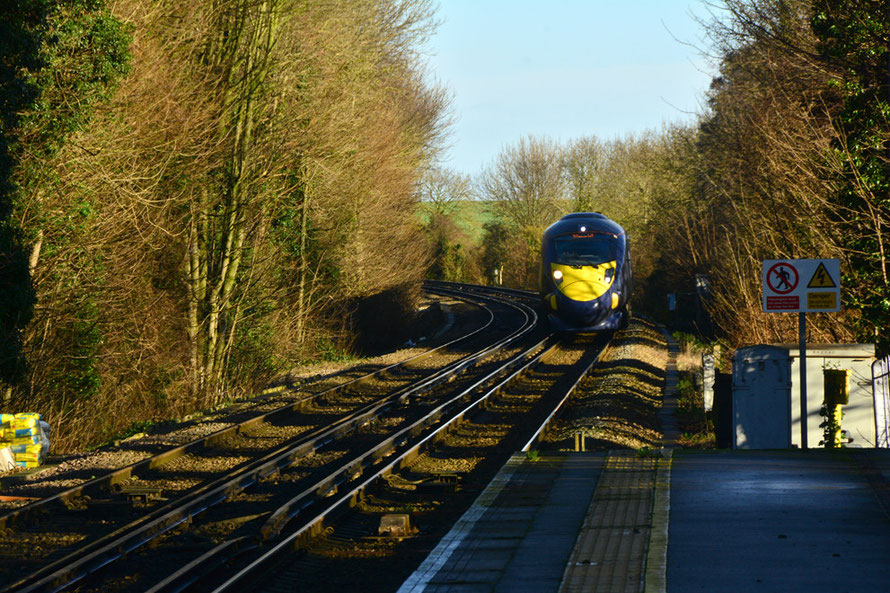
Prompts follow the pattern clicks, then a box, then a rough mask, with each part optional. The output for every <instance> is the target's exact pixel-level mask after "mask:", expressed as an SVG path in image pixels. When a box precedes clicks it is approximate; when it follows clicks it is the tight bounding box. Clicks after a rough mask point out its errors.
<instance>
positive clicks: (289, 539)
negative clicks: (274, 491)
mask: <svg viewBox="0 0 890 593" xmlns="http://www.w3.org/2000/svg"><path fill="white" fill-rule="evenodd" d="M556 345H557V341H556V340H554V338H553V337H552V336H548V337H546V338H544V339H543V340H541V341H540V342H537V343H536V344H534V345H533V346H531V347H530V348H528V349H527V350H526V351H525V352H523V353H522V354H521V355H519V356H517V357H516V358H515V359H514V360H512V361H510V362H508V363H507V364H505V365H504V366H503V367H501V368H499V369H496V370H494V371H492V372H491V373H489V374H488V375H486V376H485V377H483V378H481V379H479V380H478V381H476V382H475V383H474V384H473V385H471V386H470V387H468V388H466V389H464V390H463V391H461V392H460V393H459V394H457V395H455V396H454V397H453V398H451V399H450V400H449V401H448V402H444V403H443V404H441V405H439V406H438V407H437V408H436V409H435V410H433V411H432V412H431V413H430V414H428V415H427V416H426V417H425V418H423V419H421V420H418V421H417V422H415V423H414V424H412V425H411V426H409V427H406V428H404V429H403V430H402V431H400V432H399V433H398V435H395V436H393V437H391V438H390V439H389V440H395V438H396V436H398V437H400V438H402V441H401V443H396V446H398V444H401V445H402V446H403V447H404V448H403V450H402V451H401V452H400V453H398V454H396V456H395V457H394V458H393V459H392V460H391V461H389V462H388V463H387V464H386V465H384V466H382V467H380V468H379V469H377V471H375V472H374V473H373V474H372V475H370V476H368V477H366V478H363V479H362V478H356V479H361V480H362V481H361V483H359V484H358V485H356V486H355V487H353V488H352V489H350V490H348V491H347V492H345V493H344V494H342V495H339V496H338V497H337V499H336V500H335V501H332V502H331V503H330V504H329V505H327V508H325V509H322V510H321V511H320V512H318V514H316V515H314V516H313V517H311V518H310V519H308V520H307V521H305V522H304V523H303V524H302V525H301V526H300V527H299V528H297V529H296V530H295V531H293V532H292V533H290V534H288V535H287V536H284V537H283V538H282V539H281V540H280V541H279V542H278V543H276V544H275V545H274V546H273V547H272V548H270V549H269V550H268V551H267V552H265V553H264V554H263V555H262V556H260V557H259V558H257V559H256V560H254V561H253V562H251V563H250V564H249V565H248V566H246V567H244V568H243V569H241V570H240V571H239V572H238V573H236V574H235V575H233V576H232V577H231V578H229V579H228V580H227V581H226V582H225V583H223V584H222V585H220V586H219V587H217V588H216V589H214V593H226V592H229V591H235V590H240V589H238V588H240V587H241V585H243V584H244V583H245V582H246V579H248V578H253V577H254V576H256V575H257V573H258V572H262V571H264V570H265V569H266V567H267V566H268V565H269V564H272V563H274V562H276V561H277V558H278V556H279V555H280V554H282V553H285V552H288V551H290V550H292V549H293V548H294V546H295V545H296V544H297V542H299V541H300V540H301V539H302V538H305V537H307V536H311V535H313V534H315V533H318V532H320V530H321V526H322V525H323V524H324V521H325V519H326V518H327V517H328V516H330V515H331V514H332V513H335V512H337V511H339V510H340V509H341V508H342V507H343V506H344V505H351V503H353V502H354V501H357V500H359V499H360V498H361V496H362V493H363V492H364V491H365V490H366V489H367V488H368V487H370V486H372V485H373V484H374V483H376V482H377V481H378V480H379V479H381V478H382V477H383V476H385V475H387V474H389V473H392V471H393V470H394V469H401V468H402V467H403V466H404V465H406V464H408V463H410V462H411V461H413V460H414V459H415V458H416V457H417V456H418V455H420V454H421V453H422V452H423V451H424V450H426V449H428V448H429V447H431V446H432V445H433V444H435V443H436V442H438V441H439V440H440V439H441V438H442V437H443V436H444V435H445V433H446V432H447V431H448V430H451V429H452V428H454V427H455V426H457V425H459V424H460V423H461V422H462V421H463V419H464V418H465V417H466V416H467V415H468V414H469V413H470V412H471V411H473V410H474V409H476V408H478V407H479V406H481V405H483V404H484V402H485V401H487V400H488V399H489V398H490V397H491V396H492V395H494V394H496V393H498V392H499V391H500V390H501V389H503V388H504V387H505V386H506V385H507V384H508V383H510V382H511V381H513V380H515V379H516V378H517V377H519V376H520V375H521V374H522V373H524V372H526V371H527V370H529V369H530V368H532V367H534V366H535V365H537V364H538V363H540V362H541V360H543V359H544V358H545V357H546V356H547V355H549V354H550V353H552V351H553V349H554V348H555V347H556ZM541 348H544V349H543V350H541ZM533 352H535V354H534V355H532V353H533ZM511 369H512V372H509V374H508V375H507V376H502V375H504V373H505V372H506V371H509V370H511ZM492 380H497V382H496V384H494V385H492V386H490V387H488V388H486V389H485V391H484V392H483V393H482V394H481V395H477V396H476V397H473V398H472V400H471V401H470V403H468V404H465V405H464V407H463V408H462V409H460V410H459V411H457V412H456V413H453V414H452V415H451V416H449V417H448V419H447V420H445V421H444V422H443V423H442V424H441V425H440V426H438V427H437V428H436V429H435V430H432V431H431V432H429V433H427V434H426V435H425V436H423V437H422V438H420V440H419V441H417V442H416V443H414V444H410V443H407V442H406V441H407V439H406V438H404V437H408V436H409V435H411V433H413V432H416V431H417V429H418V428H419V427H421V426H431V425H432V424H433V423H434V422H436V421H438V419H439V418H441V416H442V415H443V414H444V413H445V410H446V408H448V407H455V406H457V407H460V406H459V404H460V403H461V402H465V401H466V399H467V398H468V397H469V396H472V395H473V394H474V393H475V392H477V391H478V390H479V389H480V388H481V387H482V386H484V385H486V384H488V383H491V381H492ZM433 417H434V418H435V419H434V420H433V421H429V419H430V418H433ZM382 449H383V443H382V444H381V445H378V447H375V449H374V450H372V451H369V452H367V453H365V454H364V455H363V459H364V458H367V457H372V456H373V455H375V454H379V451H380V450H382ZM372 465H375V464H373V463H370V464H368V467H371V466H372ZM350 467H354V464H353V465H352V466H350ZM341 472H342V468H341ZM341 475H345V473H341ZM353 481H354V480H353ZM344 482H345V480H344ZM344 482H340V483H339V484H338V485H342V484H343V483H344ZM310 496H311V489H307V490H306V491H304V492H303V493H301V494H300V495H298V496H297V497H294V498H293V499H292V500H290V501H289V502H288V503H286V504H285V505H283V506H282V507H281V508H279V509H278V510H277V511H276V512H275V513H274V514H273V516H272V517H271V518H270V519H269V520H268V521H267V525H270V526H272V527H271V528H270V529H269V530H268V537H269V538H271V536H273V535H275V533H276V531H280V530H281V529H282V528H283V527H284V525H282V523H283V522H284V521H286V520H289V519H291V518H293V517H296V516H297V515H298V514H299V512H300V511H302V510H304V509H307V508H309V507H310V506H311V504H312V502H314V501H312V500H310V499H309V498H310Z"/></svg>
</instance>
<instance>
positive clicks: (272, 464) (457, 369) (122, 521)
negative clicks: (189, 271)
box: [0, 287, 535, 591]
mask: <svg viewBox="0 0 890 593" xmlns="http://www.w3.org/2000/svg"><path fill="white" fill-rule="evenodd" d="M432 290H434V291H436V292H438V293H439V294H448V293H449V290H448V289H447V288H445V287H438V288H434V289H432ZM464 298H466V297H464ZM474 298H475V299H476V300H477V301H481V302H485V303H486V304H485V305H484V307H485V308H486V309H487V310H488V311H489V315H488V320H487V321H486V322H485V323H484V324H483V325H482V326H480V327H478V328H476V329H475V330H474V331H472V332H470V333H468V334H467V335H466V336H464V337H462V338H459V339H457V340H453V341H452V342H450V343H448V344H446V345H444V346H442V347H440V348H438V349H435V350H432V351H430V352H429V353H426V354H424V355H420V356H416V357H414V358H412V359H410V360H408V361H405V362H404V363H400V364H398V365H392V366H390V367H387V368H385V369H382V370H380V371H378V372H375V373H373V374H369V375H366V376H363V377H360V378H357V379H354V380H351V381H348V382H347V383H345V384H344V385H342V386H340V387H337V388H334V389H329V390H327V391H322V392H320V393H315V394H311V395H307V396H306V397H303V398H299V399H298V400H297V401H296V402H294V403H291V404H288V405H286V406H282V407H280V408H277V409H275V410H273V411H271V412H268V413H264V414H261V415H257V416H255V417H253V418H250V419H248V420H246V421H244V422H241V423H240V424H237V425H235V426H231V427H228V428H226V429H223V430H220V431H218V432H217V433H214V434H212V435H210V436H208V437H206V438H203V439H199V440H196V441H193V442H191V443H187V444H185V445H183V446H181V447H176V448H174V449H171V450H169V451H165V452H163V453H160V454H158V455H155V456H153V457H151V458H149V459H146V460H143V461H141V462H139V463H136V464H133V465H131V466H129V467H126V468H123V469H120V470H116V471H113V472H109V473H108V474H106V475H104V476H101V477H99V478H96V479H93V480H89V481H87V482H85V483H83V484H81V485H79V486H77V487H75V488H71V489H68V490H66V491H64V492H61V493H59V494H56V495H54V496H50V497H47V498H46V499H43V500H40V501H37V502H35V503H32V504H29V505H27V506H25V507H22V508H20V509H16V510H14V511H11V512H8V513H6V514H5V515H3V516H0V526H2V529H3V535H4V537H3V542H4V545H3V548H2V549H3V551H6V552H9V551H16V550H19V551H20V550H22V549H24V550H26V551H29V552H39V554H32V555H31V556H30V560H29V561H22V560H20V559H18V558H7V559H8V560H11V561H9V562H7V561H4V563H3V565H4V566H5V567H7V569H6V570H5V574H4V577H5V582H4V588H3V590H4V591H50V590H51V591H55V590H60V589H62V588H65V587H66V586H68V585H70V584H72V583H75V582H77V581H80V580H81V579H83V578H84V577H86V576H88V575H93V574H94V573H96V572H97V571H98V570H99V569H102V568H105V567H107V566H109V565H111V564H113V563H115V561H116V560H119V559H121V558H123V557H125V556H126V555H127V554H132V553H133V551H134V550H137V549H139V548H141V547H142V546H144V545H145V544H146V543H147V542H149V541H151V542H153V545H158V544H157V543H156V542H158V541H160V540H161V539H175V538H170V537H169V534H170V533H172V532H173V531H174V530H176V529H177V528H178V529H179V530H183V527H182V526H184V525H189V524H192V523H194V522H195V519H196V517H198V516H205V515H206V516H209V515H208V509H214V508H215V507H217V506H218V505H220V503H221V502H223V501H232V500H234V501H236V502H237V501H239V497H240V498H241V499H244V498H245V497H248V496H253V497H254V498H257V497H259V498H262V497H263V496H266V494H259V495H258V494H256V493H255V492H253V491H252V492H251V493H250V494H249V495H247V494H244V492H245V490H246V489H248V488H253V489H255V490H256V491H262V489H263V488H264V487H265V488H266V489H267V490H269V489H271V490H274V492H275V493H276V494H277V495H278V498H281V493H282V492H286V491H287V492H289V491H291V490H293V489H290V490H288V489H285V488H282V487H281V482H282V481H283V480H284V479H285V478H281V476H283V475H285V474H283V473H282V472H286V479H287V480H290V481H293V482H294V483H295V484H297V485H298V486H297V488H302V492H304V494H303V496H302V498H300V497H297V498H300V502H299V503H293V504H291V506H290V508H294V504H299V505H301V508H302V507H304V506H308V505H310V504H312V503H311V502H309V501H310V499H323V498H325V497H326V496H329V495H330V494H331V493H332V492H335V491H336V490H337V489H338V488H339V484H340V483H342V482H344V481H347V479H354V477H355V476H356V475H358V474H359V473H360V469H361V467H362V466H363V465H364V464H372V465H373V464H374V463H376V462H378V461H379V459H380V458H382V457H383V456H385V455H387V454H389V451H387V447H386V446H377V448H376V449H370V450H368V451H366V452H365V453H364V454H361V455H358V456H356V455H354V454H351V453H352V452H354V451H364V450H365V449H366V448H367V447H366V446H365V445H363V444H361V441H362V440H365V441H368V440H374V437H373V434H372V433H373V432H374V431H373V430H371V429H369V428H368V427H372V428H373V427H375V426H376V425H386V424H387V423H390V424H392V425H393V426H394V427H399V426H402V425H404V424H405V423H406V422H409V420H413V418H408V416H409V415H406V414H403V415H404V416H405V418H404V419H403V420H402V422H401V423H400V422H397V421H396V420H394V419H395V418H396V417H397V416H398V415H399V414H401V413H402V412H401V411H400V410H405V409H412V410H417V411H416V412H413V415H414V416H424V414H423V413H422V412H423V410H424V408H434V409H433V411H432V412H430V413H427V414H425V416H426V420H425V422H426V423H427V424H430V423H435V422H436V421H437V417H436V415H437V414H440V413H441V412H440V411H439V412H437V411H436V410H435V408H436V406H435V405H433V404H434V402H435V397H433V396H428V395H426V394H428V393H429V392H432V391H434V390H435V388H436V387H437V386H438V385H441V384H443V383H446V382H449V381H454V378H455V377H457V376H459V375H461V374H462V373H465V372H466V371H467V369H470V368H472V367H479V368H480V369H484V368H485V367H486V365H488V366H496V365H500V364H501V360H500V359H501V358H503V357H507V358H509V356H511V354H510V348H509V345H510V344H511V343H513V342H516V341H517V340H519V339H521V338H522V337H523V336H525V335H526V334H529V333H531V332H532V330H533V329H534V327H535V316H534V312H533V311H531V309H529V308H528V307H527V306H524V305H517V304H511V303H507V302H504V301H502V300H498V299H493V298H491V297H488V298H485V299H481V298H480V297H474ZM468 352H469V353H468ZM434 355H436V356H438V357H439V358H438V360H437V362H435V363H431V362H430V359H431V357H433V356H434ZM424 399H426V400H427V401H422V400H424ZM408 404H411V405H408ZM381 419H383V420H381ZM417 422H418V421H417V420H414V421H413V423H409V425H410V428H409V429H408V430H405V429H404V428H403V429H402V431H401V432H402V433H404V434H410V433H412V432H414V431H417V430H420V428H419V426H420V424H417V426H415V423H417ZM421 424H422V423H421ZM366 433H367V434H366ZM346 435H353V436H352V442H350V443H346V442H345V441H344V440H343V439H344V438H345V436H346ZM378 440H379V439H378ZM383 441H384V442H388V441H392V442H393V443H394V442H395V440H394V439H393V438H392V437H386V438H384V439H383ZM390 446H391V445H390ZM338 447H339V449H338ZM347 458H348V459H347ZM342 459H346V461H341V460H342ZM298 460H301V461H300V463H298ZM307 484H309V485H310V486H308V487H307V486H306V485H307ZM271 495H272V494H268V496H271ZM241 502H243V500H242V501H241ZM285 506H287V505H285ZM265 514H268V511H261V512H259V513H256V515H257V517H258V516H263V515H265ZM244 517H245V515H244V514H243V513H242V514H240V515H238V516H237V517H235V518H233V519H232V520H230V521H229V522H228V523H229V524H231V525H236V526H237V525H238V524H240V523H244V522H250V521H246V520H245V519H244ZM257 517H253V518H254V519H256V518H257ZM273 523H274V522H273ZM263 529H264V530H265V531H266V532H268V533H269V534H272V533H275V532H276V531H277V529H276V528H275V526H274V525H272V526H271V527H264V528H263ZM263 529H261V532H262V531H263ZM193 532H194V530H193ZM162 535H163V536H164V537H163V538H162V537H161V536H162ZM262 537H263V538H266V539H268V537H269V535H263V536H262ZM33 542H39V544H36V545H35V544H34V543H33ZM38 546H39V547H38ZM194 547H195V546H191V547H190V546H185V548H188V549H187V550H186V551H185V554H186V555H188V554H191V553H192V552H193V551H194V550H193V549H192V548H194ZM198 547H200V546H198ZM170 558H175V554H174V555H173V556H168V559H167V560H165V561H164V562H165V565H170V564H169V561H170ZM173 562H176V560H173ZM118 564H119V563H118ZM127 564H128V565H129V564H130V563H129V562H127ZM155 568H156V567H155ZM99 588H100V589H104V588H105V587H104V586H100V587H99Z"/></svg>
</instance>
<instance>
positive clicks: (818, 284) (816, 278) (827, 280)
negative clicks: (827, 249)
mask: <svg viewBox="0 0 890 593" xmlns="http://www.w3.org/2000/svg"><path fill="white" fill-rule="evenodd" d="M807 288H837V284H835V283H834V280H833V279H832V278H831V274H829V273H828V270H827V269H826V268H825V263H824V262H821V261H820V262H819V267H818V268H816V271H815V272H814V273H813V277H812V278H811V279H810V281H809V282H808V283H807Z"/></svg>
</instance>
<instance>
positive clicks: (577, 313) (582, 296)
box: [540, 212, 633, 332]
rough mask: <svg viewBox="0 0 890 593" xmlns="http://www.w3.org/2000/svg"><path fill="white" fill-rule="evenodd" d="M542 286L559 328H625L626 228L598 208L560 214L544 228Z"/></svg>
mask: <svg viewBox="0 0 890 593" xmlns="http://www.w3.org/2000/svg"><path fill="white" fill-rule="evenodd" d="M540 290H541V298H542V299H543V301H544V303H543V306H544V308H545V309H546V310H547V314H548V317H549V318H550V322H551V324H552V326H553V329H555V330H557V331H574V332H579V331H580V332H587V331H605V330H614V329H618V328H619V327H623V326H624V325H626V324H627V320H628V317H629V311H628V307H627V302H628V300H629V299H630V295H631V292H632V291H633V269H632V266H631V263H630V245H629V242H628V238H627V233H625V232H624V229H623V228H621V226H619V225H618V224H617V223H615V222H614V221H612V220H609V219H608V218H606V217H605V216H603V215H602V214H599V213H598V212H575V213H573V214H568V215H566V216H563V217H562V218H561V219H559V220H558V221H557V222H555V223H553V224H552V225H550V226H549V227H548V228H547V230H546V231H544V237H543V239H542V241H541V273H540Z"/></svg>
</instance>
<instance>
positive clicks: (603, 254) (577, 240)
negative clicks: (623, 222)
mask: <svg viewBox="0 0 890 593" xmlns="http://www.w3.org/2000/svg"><path fill="white" fill-rule="evenodd" d="M617 253H618V240H617V238H615V236H614V235H604V234H599V233H589V234H583V235H582V234H578V233H574V234H571V235H562V236H561V237H555V238H554V239H553V257H554V260H553V261H554V263H557V264H563V265H566V266H598V265H600V264H604V263H606V262H610V261H615V260H616V259H618V257H617Z"/></svg>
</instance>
